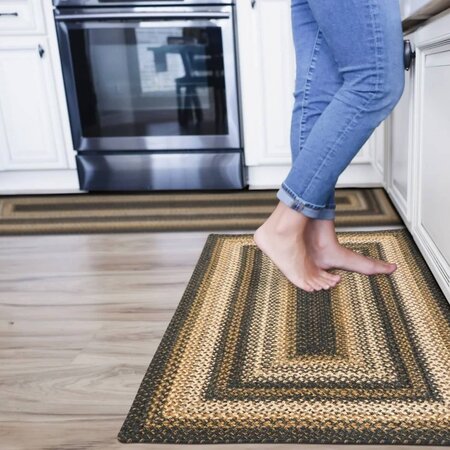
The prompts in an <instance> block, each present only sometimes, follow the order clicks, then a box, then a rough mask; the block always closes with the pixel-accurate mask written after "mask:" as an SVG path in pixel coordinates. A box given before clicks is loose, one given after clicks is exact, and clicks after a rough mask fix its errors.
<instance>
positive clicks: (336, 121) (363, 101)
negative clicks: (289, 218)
mask: <svg viewBox="0 0 450 450" xmlns="http://www.w3.org/2000/svg"><path fill="white" fill-rule="evenodd" d="M308 4H309V6H310V9H311V12H312V14H313V16H314V18H315V20H316V22H317V24H318V27H319V30H320V31H319V33H318V44H316V45H321V44H322V40H323V42H326V43H327V44H328V46H329V48H330V50H331V52H332V55H333V58H334V59H335V61H336V64H337V67H338V71H339V74H340V75H341V76H342V77H343V84H342V86H341V87H340V88H339V89H338V90H337V92H336V93H335V95H334V97H333V99H332V100H331V102H330V103H329V104H328V105H327V106H326V108H325V109H324V110H323V112H322V113H321V114H320V116H319V117H318V118H317V120H316V121H315V123H314V125H313V127H312V129H311V130H310V132H309V134H308V136H307V138H306V140H305V142H304V144H303V146H302V148H301V151H300V152H299V153H298V155H297V156H296V158H295V160H294V162H293V164H292V168H291V170H290V172H289V174H288V176H287V177H286V179H285V180H284V182H283V183H282V189H281V190H282V191H283V197H289V198H290V199H291V204H290V206H291V207H292V208H293V209H296V210H297V211H302V212H303V213H304V214H305V215H307V216H309V217H312V218H319V217H320V215H321V212H322V211H324V210H325V211H326V210H327V208H326V206H327V202H329V200H330V192H331V190H332V187H334V186H335V184H336V181H337V179H338V177H339V175H340V174H341V173H342V171H343V170H344V169H345V168H346V167H347V165H348V164H349V163H350V161H351V160H352V159H353V157H354V156H355V155H356V153H357V152H358V151H359V150H360V148H361V147H362V146H363V145H364V143H365V142H366V141H367V139H368V138H369V137H370V135H371V134H372V132H373V130H374V129H375V128H376V127H377V126H378V125H379V124H380V123H381V122H382V120H384V119H385V118H386V117H387V116H388V115H389V113H390V112H391V111H392V109H393V108H394V106H395V105H396V104H397V102H398V100H399V99H400V97H401V95H402V93H403V88H404V66H403V34H402V28H401V17H400V7H399V4H398V1H396V0H394V1H392V0H358V1H357V2H355V1H354V0H339V2H337V0H321V1H320V2H318V1H314V0H308ZM319 54H320V52H319ZM314 63H316V61H315V60H314V58H312V65H314ZM311 76H312V78H313V79H314V82H317V84H318V85H320V84H321V83H322V82H324V80H327V79H328V74H327V73H326V72H322V71H317V70H316V71H313V72H312V74H311ZM325 82H326V81H325ZM280 196H281V194H280Z"/></svg>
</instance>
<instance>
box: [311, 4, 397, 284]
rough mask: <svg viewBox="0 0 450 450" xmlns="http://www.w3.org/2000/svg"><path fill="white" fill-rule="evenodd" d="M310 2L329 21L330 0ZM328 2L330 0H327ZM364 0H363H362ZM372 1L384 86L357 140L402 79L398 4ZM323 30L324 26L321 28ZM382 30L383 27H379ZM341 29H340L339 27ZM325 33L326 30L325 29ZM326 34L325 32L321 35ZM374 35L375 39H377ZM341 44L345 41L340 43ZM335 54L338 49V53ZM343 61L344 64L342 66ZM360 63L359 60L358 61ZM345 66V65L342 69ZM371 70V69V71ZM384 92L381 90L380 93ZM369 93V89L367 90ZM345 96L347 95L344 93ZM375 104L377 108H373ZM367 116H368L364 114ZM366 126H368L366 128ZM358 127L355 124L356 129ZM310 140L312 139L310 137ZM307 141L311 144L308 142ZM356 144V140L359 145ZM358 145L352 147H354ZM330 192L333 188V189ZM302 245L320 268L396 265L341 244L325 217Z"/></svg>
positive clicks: (389, 104)
mask: <svg viewBox="0 0 450 450" xmlns="http://www.w3.org/2000/svg"><path fill="white" fill-rule="evenodd" d="M313 3H314V2H312V8H313V11H314V12H315V13H316V15H317V16H318V20H319V21H321V17H322V18H323V19H324V21H325V24H326V23H328V22H329V20H328V18H327V17H326V11H325V10H322V9H321V8H322V7H323V6H327V5H326V3H327V4H330V0H327V1H326V2H323V3H321V4H320V5H318V4H314V5H313ZM331 3H332V2H331ZM362 3H364V2H362ZM340 5H341V6H342V7H343V8H344V9H345V11H344V13H345V14H349V13H350V12H351V10H350V8H349V5H351V3H349V2H342V3H341V4H340ZM373 6H374V4H373V3H370V2H369V3H367V4H366V5H365V7H367V8H370V10H371V11H372V16H373V18H374V24H375V25H374V40H373V46H374V47H375V42H380V43H381V45H380V46H379V47H378V51H379V53H378V55H379V58H381V60H382V63H381V64H380V65H379V68H380V71H381V72H380V80H381V81H380V82H383V83H384V84H383V88H384V90H383V91H381V93H379V94H377V95H376V96H375V98H377V97H378V100H379V101H378V102H375V103H374V104H373V105H372V106H371V107H369V105H370V100H367V98H365V99H366V101H367V102H368V103H367V106H366V107H365V109H363V111H365V110H368V111H369V112H371V113H372V119H371V120H369V121H368V122H367V123H364V121H363V125H364V126H365V127H366V128H365V129H364V128H363V132H364V133H363V134H362V135H361V141H360V142H362V141H363V140H364V142H365V140H367V138H368V137H369V136H370V134H371V130H373V129H374V128H375V127H376V126H377V125H378V124H379V123H380V122H381V120H383V118H384V117H385V116H387V115H388V114H389V112H390V110H391V109H392V108H393V106H394V105H395V104H396V101H398V98H399V97H400V95H401V93H402V92H403V81H404V67H403V58H402V57H403V38H402V33H401V20H400V13H399V8H398V4H397V3H396V2H392V3H389V2H379V3H378V7H379V9H377V8H375V9H373ZM376 19H378V20H379V21H381V23H382V24H383V25H384V26H385V28H382V29H381V30H382V31H381V33H379V34H380V36H377V33H376V28H375V27H376V26H377V23H378V22H377V20H376ZM331 25H332V27H331V28H333V27H335V24H334V23H333V22H332V21H331ZM326 30H327V27H325V28H324V31H326ZM383 30H384V31H383ZM341 31H342V32H343V31H344V30H342V29H341ZM325 34H326V33H325ZM325 37H326V36H325ZM377 38H378V41H377ZM338 44H339V43H338ZM344 44H345V43H344ZM340 45H341V47H340V48H341V53H343V54H344V57H341V58H340V59H339V58H337V59H338V61H340V68H341V70H342V72H343V74H344V76H346V80H348V82H353V83H356V82H358V83H359V84H356V85H357V86H361V82H360V80H359V78H358V77H357V78H356V80H355V79H354V77H353V76H349V75H346V74H347V73H350V74H351V73H352V71H354V70H355V67H357V66H356V65H355V66H354V67H352V66H351V65H350V62H349V61H350V60H349V59H348V58H347V57H346V55H345V53H346V52H345V47H343V46H342V43H341V44H340ZM338 54H339V53H338ZM345 64H347V66H345ZM361 64H362V63H361ZM361 67H362V66H361ZM346 68H347V69H346ZM361 73H362V74H363V75H365V76H366V77H367V79H369V74H368V73H365V72H364V70H362V71H361ZM374 73H375V72H374ZM361 92H364V94H367V92H366V91H364V90H362V89H361V87H360V88H359V92H358V94H361ZM383 92H384V94H383ZM344 94H345V95H348V93H345V92H344V93H342V92H340V93H338V94H337V98H338V99H340V97H339V96H340V95H344ZM369 94H370V93H369ZM344 98H347V97H344ZM377 108H378V109H377ZM366 118H369V116H366ZM367 127H368V128H367ZM358 128H359V125H358V126H357V127H356V129H358ZM312 142H313V141H312ZM311 145H314V143H313V144H311ZM359 145H360V144H358V147H359ZM358 147H355V148H356V149H358ZM353 156H354V153H351V154H350V155H349V157H348V158H347V161H349V160H351V159H352V158H353ZM333 192H334V189H333ZM305 236H306V240H305V242H306V245H307V248H308V253H309V255H310V256H311V258H312V259H313V261H314V262H315V263H316V264H317V265H318V266H319V267H321V268H325V269H330V268H334V267H337V268H342V269H345V270H351V271H355V272H360V273H364V274H368V275H370V274H376V273H392V272H393V271H394V270H395V269H396V265H395V264H389V263H385V262H383V261H379V260H375V259H372V258H368V257H364V256H363V255H361V254H359V253H357V252H353V251H351V250H349V249H347V248H345V247H343V246H341V245H339V242H338V240H337V236H336V233H335V228H334V223H332V222H331V221H328V220H313V221H311V222H310V224H309V227H308V229H307V230H306V234H305Z"/></svg>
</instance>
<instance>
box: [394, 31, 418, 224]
mask: <svg viewBox="0 0 450 450" xmlns="http://www.w3.org/2000/svg"><path fill="white" fill-rule="evenodd" d="M405 39H408V40H409V41H411V43H412V45H414V36H413V35H406V36H405ZM414 77H415V64H414V63H413V64H412V65H411V67H410V69H409V71H405V89H404V91H403V95H402V98H401V99H400V101H399V102H398V104H397V105H396V106H395V108H394V110H393V111H392V113H391V115H390V116H389V118H388V124H389V126H388V129H389V133H388V142H389V144H388V147H389V154H388V191H389V194H390V195H391V197H392V199H393V201H394V202H395V205H396V206H397V208H398V209H399V211H400V212H401V213H402V216H403V219H404V220H405V221H406V222H407V223H410V221H411V192H410V182H411V170H412V166H411V158H412V139H411V133H412V127H411V124H412V120H413V106H414V102H413V99H414V92H413V80H414Z"/></svg>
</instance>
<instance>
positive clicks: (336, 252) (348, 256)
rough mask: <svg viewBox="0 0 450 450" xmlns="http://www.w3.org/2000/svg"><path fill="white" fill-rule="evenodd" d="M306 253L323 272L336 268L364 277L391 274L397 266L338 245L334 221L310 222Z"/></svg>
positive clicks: (306, 233)
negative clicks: (360, 274)
mask: <svg viewBox="0 0 450 450" xmlns="http://www.w3.org/2000/svg"><path fill="white" fill-rule="evenodd" d="M305 242H306V246H307V250H308V253H309V254H310V255H311V258H312V259H313V261H314V263H315V264H316V265H317V266H318V267H320V268H322V269H325V270H328V269H332V268H337V269H344V270H348V271H351V272H358V273H362V274H364V275H375V274H379V273H385V274H391V273H392V272H394V271H395V270H396V269H397V265H396V264H393V263H387V262H384V261H381V260H379V259H374V258H369V257H367V256H364V255H361V254H360V253H357V252H354V251H352V250H350V249H348V248H346V247H344V246H342V245H340V244H339V242H338V239H337V236H336V231H335V228H334V221H332V220H312V221H311V222H310V223H308V225H307V227H306V230H305Z"/></svg>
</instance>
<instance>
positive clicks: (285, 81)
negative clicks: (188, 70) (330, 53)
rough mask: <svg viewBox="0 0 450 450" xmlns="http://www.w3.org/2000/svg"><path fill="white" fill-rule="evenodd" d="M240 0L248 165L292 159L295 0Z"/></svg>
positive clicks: (242, 95) (241, 61) (286, 161)
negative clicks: (292, 12)
mask: <svg viewBox="0 0 450 450" xmlns="http://www.w3.org/2000/svg"><path fill="white" fill-rule="evenodd" d="M251 5H252V2H251V1H250V0H248V1H246V0H242V1H240V2H237V5H236V6H237V18H238V21H237V22H238V27H237V28H238V43H239V60H240V62H239V67H240V82H241V83H240V84H241V100H242V112H243V125H244V130H243V131H244V133H243V134H244V147H245V158H246V163H247V165H264V164H265V165H270V164H275V165H276V164H284V165H289V164H290V158H291V152H290V144H289V128H290V120H291V111H292V107H293V100H294V98H293V95H292V93H293V90H294V81H295V60H294V44H293V40H292V32H291V28H290V23H291V18H290V0H257V1H256V2H254V3H253V5H254V6H253V7H252V6H251Z"/></svg>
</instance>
